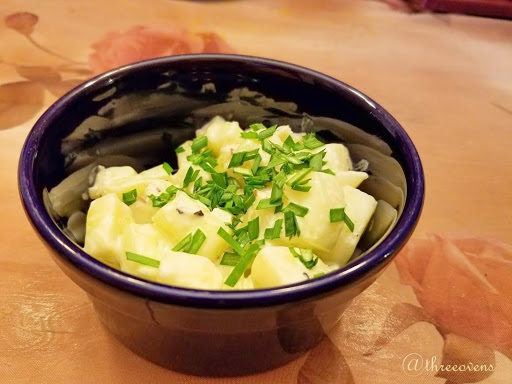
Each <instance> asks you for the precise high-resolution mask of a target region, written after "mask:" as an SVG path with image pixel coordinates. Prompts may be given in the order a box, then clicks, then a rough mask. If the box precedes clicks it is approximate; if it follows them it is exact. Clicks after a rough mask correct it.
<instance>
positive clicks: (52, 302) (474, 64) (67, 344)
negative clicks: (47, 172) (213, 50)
mask: <svg viewBox="0 0 512 384" xmlns="http://www.w3.org/2000/svg"><path fill="white" fill-rule="evenodd" d="M391 3H395V4H398V3H399V1H394V2H391ZM19 12H26V13H24V14H20V13H19ZM136 25H141V26H148V27H152V28H156V29H157V30H158V29H162V30H163V29H166V28H169V26H172V27H176V26H177V27H183V28H187V29H188V31H189V33H191V34H197V33H202V32H215V33H217V34H218V35H219V36H220V37H222V38H223V39H224V40H225V42H227V44H229V45H230V46H231V47H232V49H233V50H234V51H236V52H237V53H241V54H249V55H258V56H266V57H271V58H275V59H280V60H285V61H289V62H292V63H296V64H300V65H303V66H306V67H310V68H313V69H316V70H319V71H321V72H324V73H326V74H329V75H331V76H334V77H336V78H338V79H340V80H343V81H345V82H347V83H348V84H351V85H353V86H355V87H356V88H358V89H360V90H361V91H363V92H364V93H366V94H368V95H369V96H371V97H372V98H374V99H375V100H377V101H378V102H379V103H381V104H382V105H383V106H384V107H385V108H386V109H387V110H388V111H389V112H390V113H391V114H392V115H394V116H395V117H396V119H397V120H398V121H399V122H400V123H401V124H402V125H403V127H404V128H405V129H406V130H407V132H408V133H409V135H410V136H411V138H412V139H413V141H414V142H415V144H416V146H417V148H418V150H419V153H420V155H421V158H422V161H423V164H424V168H425V173H426V181H427V194H426V201H425V206H424V211H423V214H422V218H421V220H420V223H419V225H418V227H417V230H416V232H415V234H414V238H415V239H421V238H424V237H425V236H426V235H428V234H429V233H435V234H438V235H440V236H441V237H436V238H431V243H432V244H433V245H432V246H433V247H434V246H435V245H434V243H436V241H437V242H439V241H442V240H440V239H445V238H458V237H464V238H469V240H467V241H468V242H470V241H471V239H473V238H483V240H478V241H480V242H482V243H481V244H484V243H485V244H488V243H489V244H494V245H495V247H494V248H493V247H491V248H489V247H487V248H486V249H487V251H485V252H483V253H485V254H486V255H487V256H489V254H490V255H491V256H490V257H491V258H499V260H498V261H499V263H498V264H499V267H496V265H494V264H493V266H492V267H489V266H487V268H490V269H489V271H487V270H485V271H482V269H481V268H480V266H479V265H478V263H477V262H474V260H473V259H471V257H474V256H475V255H474V254H473V253H474V252H473V251H471V250H468V251H467V252H468V254H469V256H468V258H469V259H468V260H470V261H471V260H473V261H472V263H473V265H476V266H477V269H479V271H480V272H482V273H483V275H485V278H484V279H487V280H486V282H487V283H488V284H487V285H489V284H491V285H493V284H494V285H493V286H494V287H497V292H498V299H499V300H498V302H499V303H500V304H499V305H501V307H500V308H501V309H499V311H501V312H500V313H502V314H503V316H502V317H501V320H500V321H501V323H494V324H492V327H493V329H492V330H491V331H489V332H490V333H489V332H487V331H485V330H483V331H482V329H480V328H478V327H477V328H478V330H476V331H474V332H473V331H467V329H466V328H464V326H462V328H461V329H460V330H459V329H457V326H455V328H454V327H453V326H450V325H447V324H449V321H448V322H445V323H443V321H445V320H443V319H441V318H440V317H436V316H437V314H438V313H439V312H436V311H433V310H432V308H431V307H428V305H427V303H428V302H429V301H428V298H425V297H426V296H425V295H423V296H422V295H421V289H419V288H418V289H417V287H416V288H415V289H413V288H411V284H409V285H408V284H407V281H406V280H407V279H405V278H404V276H405V275H406V274H405V273H404V269H403V268H401V267H400V265H398V263H396V264H397V265H395V263H394V264H393V265H392V266H391V267H390V268H389V270H388V271H387V272H386V274H385V275H384V276H383V277H382V278H381V279H380V280H378V281H377V282H376V283H375V285H374V286H372V287H371V288H370V289H369V290H368V291H366V292H365V293H364V294H363V295H361V296H360V297H358V298H357V299H356V300H355V301H354V303H353V304H352V306H351V307H349V310H348V311H347V313H346V314H345V315H344V317H343V319H342V322H341V326H340V327H339V328H337V329H336V330H335V331H333V332H332V333H331V334H330V335H329V338H327V339H326V341H324V342H323V343H322V344H321V345H320V346H319V347H318V348H316V349H315V350H314V351H313V352H311V354H310V355H308V356H304V357H303V358H301V359H299V360H297V361H295V362H293V363H290V364H288V365H287V366H284V367H282V368H279V369H276V370H274V371H271V372H267V373H264V374H259V375H254V376H249V377H244V378H237V379H217V380H212V379H207V378H195V377H189V376H185V375H181V374H178V373H175V372H171V371H167V370H165V369H163V368H160V367H158V366H156V365H153V364H151V363H149V362H147V361H145V360H143V359H141V358H139V357H138V356H136V355H134V354H133V353H132V352H130V351H128V350H127V349H125V348H124V347H123V346H122V345H120V344H119V343H118V342H117V341H116V340H115V339H114V338H113V337H111V336H110V335H109V334H108V333H107V332H106V330H105V329H104V328H103V327H102V326H101V324H100V323H99V321H98V319H97V317H96V316H95V314H94V311H93V309H92V307H91V304H90V303H89V301H88V299H87V297H86V295H85V294H84V293H83V292H82V291H81V290H80V289H79V288H78V287H77V286H75V285H74V284H73V283H72V282H71V281H70V280H69V279H68V278H67V277H66V276H65V275H64V274H63V273H62V272H61V271H60V270H59V269H58V268H57V267H56V265H55V264H54V263H53V261H52V260H51V258H50V256H49V254H48V251H47V250H46V249H45V248H44V247H43V246H42V244H41V242H40V241H39V239H38V238H37V236H36V235H35V233H34V232H33V230H32V228H31V227H30V225H29V223H28V221H27V219H26V218H25V215H24V213H23V210H22V208H21V204H20V201H19V198H18V190H17V182H16V171H17V162H18V157H19V153H20V149H21V146H22V144H23V141H24V139H25V137H26V135H27V133H28V131H29V130H30V128H31V126H32V125H33V124H34V122H35V121H36V120H37V118H38V116H40V114H41V113H42V112H43V111H44V110H45V109H46V108H47V107H48V106H49V105H50V104H51V103H52V102H53V101H55V100H56V95H59V94H62V93H63V92H64V91H65V90H67V89H69V88H70V87H71V86H72V85H73V84H77V83H78V82H80V81H83V80H85V79H86V78H87V77H90V76H91V75H92V73H91V72H90V71H91V68H93V67H91V65H92V64H89V54H90V53H91V52H92V50H93V48H92V45H93V44H94V43H95V42H98V41H100V40H102V39H103V38H104V36H105V35H106V34H107V33H108V32H111V31H115V32H118V33H124V32H126V31H129V30H131V28H132V27H134V26H136ZM197 36H198V35H197ZM511 43H512V23H511V22H510V21H505V20H494V19H486V18H476V17H468V16H460V15H433V14H409V13H406V12H402V11H400V10H397V9H393V8H392V7H390V6H388V5H386V4H385V3H383V2H378V1H362V0H361V1H355V0H316V1H308V0H253V1H248V0H232V1H201V2H199V1H170V0H146V1H144V2H140V1H137V0H109V1H99V0H94V1H93V0H91V1H70V0H53V1H35V0H23V1H20V0H2V2H1V3H0V184H1V186H2V187H1V193H0V196H1V199H0V383H2V384H3V383H145V382H147V383H164V382H165V383H170V382H177V383H178V382H179V383H203V382H205V383H206V382H218V383H234V382H240V383H254V382H258V383H296V382H299V383H338V382H341V381H342V380H344V382H347V383H350V382H355V383H388V382H389V383H397V382H398V383H409V382H414V383H422V382H425V383H444V382H450V383H463V382H470V381H471V382H475V381H479V380H481V381H480V382H482V383H510V382H512V361H511V360H510V357H511V356H512V353H511V352H510V351H512V342H510V340H512V332H510V333H506V332H509V330H510V327H512V309H511V308H512V296H511V292H512V287H510V285H508V286H507V285H506V284H507V283H503V281H505V280H499V279H498V280H499V281H501V283H500V284H501V285H500V284H498V283H494V282H493V281H491V279H492V273H498V274H499V273H502V275H500V276H505V275H504V274H508V279H509V280H512V278H511V277H512V258H511V257H510V246H506V245H504V244H503V243H509V244H510V243H512V172H511V171H510V165H512V149H511V146H512V44H511ZM490 238H494V239H496V240H497V241H498V242H491V240H489V239H490ZM432 239H434V240H432ZM436 239H437V240H436ZM415 241H416V240H413V245H418V244H419V241H420V240H417V241H416V242H415ZM475 241H477V240H475ZM478 241H477V242H478ZM486 242H487V243H486ZM457 244H458V243H457ZM479 244H480V243H479ZM409 248H410V249H409V250H410V251H414V249H416V248H418V247H416V248H414V247H409ZM477 248H478V247H477ZM418 249H419V248H418ZM443 249H444V248H443ZM460 249H462V250H464V246H463V245H460ZM475 249H476V248H475ZM479 249H480V248H479ZM489 249H490V251H489ZM500 250H501V251H500ZM503 250H504V251H503ZM502 251H503V252H502ZM472 252H473V253H472ZM486 252H487V253H486ZM489 252H490V253H489ZM500 252H501V253H500ZM409 253H410V252H409ZM440 255H441V256H440V257H445V254H444V253H443V252H441V253H440ZM401 256H402V255H400V256H399V258H400V257H401ZM414 257H417V256H414V255H413V258H414ZM446 257H448V256H446ZM404 258H405V256H404ZM449 263H450V262H449V261H447V265H450V264H449ZM484 268H485V267H484ZM496 271H499V272H496ZM487 272H489V274H488V273H487ZM483 275H482V276H483ZM447 278H448V277H447ZM455 280H456V279H455ZM498 280H497V281H498ZM454 284H455V283H454ZM475 284H477V283H475ZM449 287H453V286H452V285H449ZM475 287H477V288H478V284H477V285H476V286H475ZM475 287H469V285H464V286H463V288H462V291H463V293H464V292H466V291H464V290H465V289H467V292H468V294H470V293H471V292H473V291H472V289H474V288H475ZM420 288H421V287H420ZM505 288H507V289H505ZM493 294H496V292H494V293H493ZM447 295H448V296H449V295H450V293H449V292H448V293H447ZM462 296H463V295H462ZM462 296H461V297H462ZM454 300H455V299H454ZM457 300H458V299H457ZM487 303H488V304H486V305H487V306H486V308H487V309H489V311H490V312H493V311H494V309H495V308H494V307H493V306H492V304H489V303H490V301H487ZM397 304H400V305H401V306H402V307H403V306H404V305H410V306H411V307H412V306H414V308H421V306H423V307H424V309H425V310H426V311H427V313H430V315H433V317H432V316H431V317H429V319H430V320H428V321H427V320H425V318H421V317H419V318H415V319H416V320H414V321H411V316H410V315H403V316H402V315H401V316H398V317H397V319H398V320H397V321H395V326H396V324H398V326H397V327H398V328H396V330H395V331H392V332H391V331H389V327H387V326H386V324H388V323H389V322H390V321H391V320H392V318H390V316H392V315H393V313H395V312H396V310H395V309H396V308H401V307H400V306H398V307H397V306H396V305H397ZM452 304H453V303H452ZM452 304H450V305H452ZM475 305H476V304H475ZM478 308H480V307H478ZM421 309H422V310H423V308H421ZM445 309H446V308H445ZM480 309H481V308H480ZM480 309H475V310H480ZM429 311H430V312H429ZM447 312H450V311H449V310H447ZM451 312H453V311H451ZM494 312H495V311H494ZM390 313H391V315H390ZM408 313H409V312H408ZM479 313H480V312H478V313H476V317H478V316H479ZM452 314H453V313H452ZM492 316H494V315H491V320H493V319H495V317H492ZM390 319H391V320H390ZM468 322H471V321H470V320H468ZM487 322H489V321H487ZM439 323H442V324H444V326H445V328H446V327H447V329H448V330H449V332H444V331H443V332H444V333H443V332H441V331H439V329H441V328H443V327H439V326H438V325H439ZM462 323H464V322H462ZM462 325H464V324H462ZM383 327H384V328H386V327H387V328H386V330H387V331H386V332H388V334H392V337H391V336H389V337H387V339H386V338H384V339H386V340H387V341H386V342H385V343H384V344H382V343H381V344H379V343H378V342H377V341H376V340H378V339H379V337H381V339H379V340H381V341H382V329H383ZM507 327H508V328H507ZM475 329H476V328H475ZM503 329H504V330H505V331H503ZM389 332H391V333H389ZM472 332H473V333H472ZM486 332H487V333H486ZM500 332H501V333H500ZM503 332H505V333H503ZM482 335H484V336H489V335H490V336H489V337H487V338H486V337H484V336H482ZM509 336H510V337H509ZM454 340H455V341H454ZM461 340H462V341H461ZM485 340H487V341H485ZM458 343H459V344H460V345H463V346H464V348H463V349H464V350H467V351H469V352H467V353H466V352H464V353H463V355H464V356H466V357H465V359H466V360H463V361H466V362H468V363H469V362H472V360H471V356H476V355H474V354H475V353H477V352H478V353H479V354H478V356H480V357H479V358H478V359H480V360H478V359H477V360H478V361H480V362H482V361H483V362H491V363H492V364H493V368H494V369H493V372H492V374H491V373H489V374H488V375H482V374H481V373H474V374H476V376H464V375H465V374H466V375H467V373H465V374H462V376H461V375H460V374H459V375H455V376H453V375H452V376H450V375H449V374H448V373H441V374H439V373H438V375H437V376H435V374H436V372H431V371H430V372H428V371H427V370H425V372H421V375H419V376H418V377H415V378H413V377H411V376H410V375H409V374H410V372H405V370H404V368H403V367H404V364H403V361H404V360H403V359H404V357H406V355H408V354H410V353H418V354H420V355H421V356H423V357H425V358H426V357H430V356H436V357H437V359H438V360H437V361H438V363H439V362H440V361H441V359H442V358H447V356H448V357H450V356H452V357H453V356H455V355H456V354H455V355H454V354H453V353H452V352H453V351H452V349H453V348H455V347H453V346H454V345H455V346H457V345H459V344H458ZM377 344H378V345H379V348H374V349H372V346H373V347H375V345H377ZM450 346H452V347H453V348H451V349H450ZM455 349H456V348H455ZM368 350H372V353H370V354H368V353H367V352H368ZM498 350H499V352H498ZM450 351H451V352H450ZM475 351H476V352H475ZM472 353H473V355H472ZM468 356H470V357H468ZM482 356H487V357H485V358H482ZM506 356H508V357H506ZM482 359H483V360H482ZM486 359H487V360H486ZM460 361H462V360H460ZM447 375H448V376H447ZM479 375H480V376H479Z"/></svg>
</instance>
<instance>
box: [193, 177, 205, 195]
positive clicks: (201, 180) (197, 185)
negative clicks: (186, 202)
mask: <svg viewBox="0 0 512 384" xmlns="http://www.w3.org/2000/svg"><path fill="white" fill-rule="evenodd" d="M202 184H203V178H202V177H200V178H199V179H197V180H196V181H195V182H194V193H196V191H197V190H198V189H200V188H201V185H202Z"/></svg>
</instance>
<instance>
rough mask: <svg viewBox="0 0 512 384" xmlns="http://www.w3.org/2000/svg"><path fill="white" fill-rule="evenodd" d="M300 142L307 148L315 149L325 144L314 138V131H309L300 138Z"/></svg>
mask: <svg viewBox="0 0 512 384" xmlns="http://www.w3.org/2000/svg"><path fill="white" fill-rule="evenodd" d="M302 144H303V145H304V147H306V148H307V149H315V148H319V147H322V146H324V145H325V143H322V142H321V141H320V140H318V139H317V138H316V135H315V134H314V133H309V134H307V135H306V136H304V138H303V139H302Z"/></svg>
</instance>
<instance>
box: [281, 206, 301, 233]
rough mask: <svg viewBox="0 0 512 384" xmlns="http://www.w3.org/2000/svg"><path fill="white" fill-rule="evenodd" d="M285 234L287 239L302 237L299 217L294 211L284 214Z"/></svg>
mask: <svg viewBox="0 0 512 384" xmlns="http://www.w3.org/2000/svg"><path fill="white" fill-rule="evenodd" d="M284 233H285V235H286V237H289V238H291V237H292V236H300V228H299V223H298V222H297V217H296V216H295V213H293V212H292V211H288V212H285V213H284Z"/></svg>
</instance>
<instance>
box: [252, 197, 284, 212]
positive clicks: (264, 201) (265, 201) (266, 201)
mask: <svg viewBox="0 0 512 384" xmlns="http://www.w3.org/2000/svg"><path fill="white" fill-rule="evenodd" d="M278 205H281V202H280V201H278V202H272V201H270V199H261V200H260V202H259V203H258V205H257V206H256V210H260V209H267V208H271V207H276V206H278Z"/></svg>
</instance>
